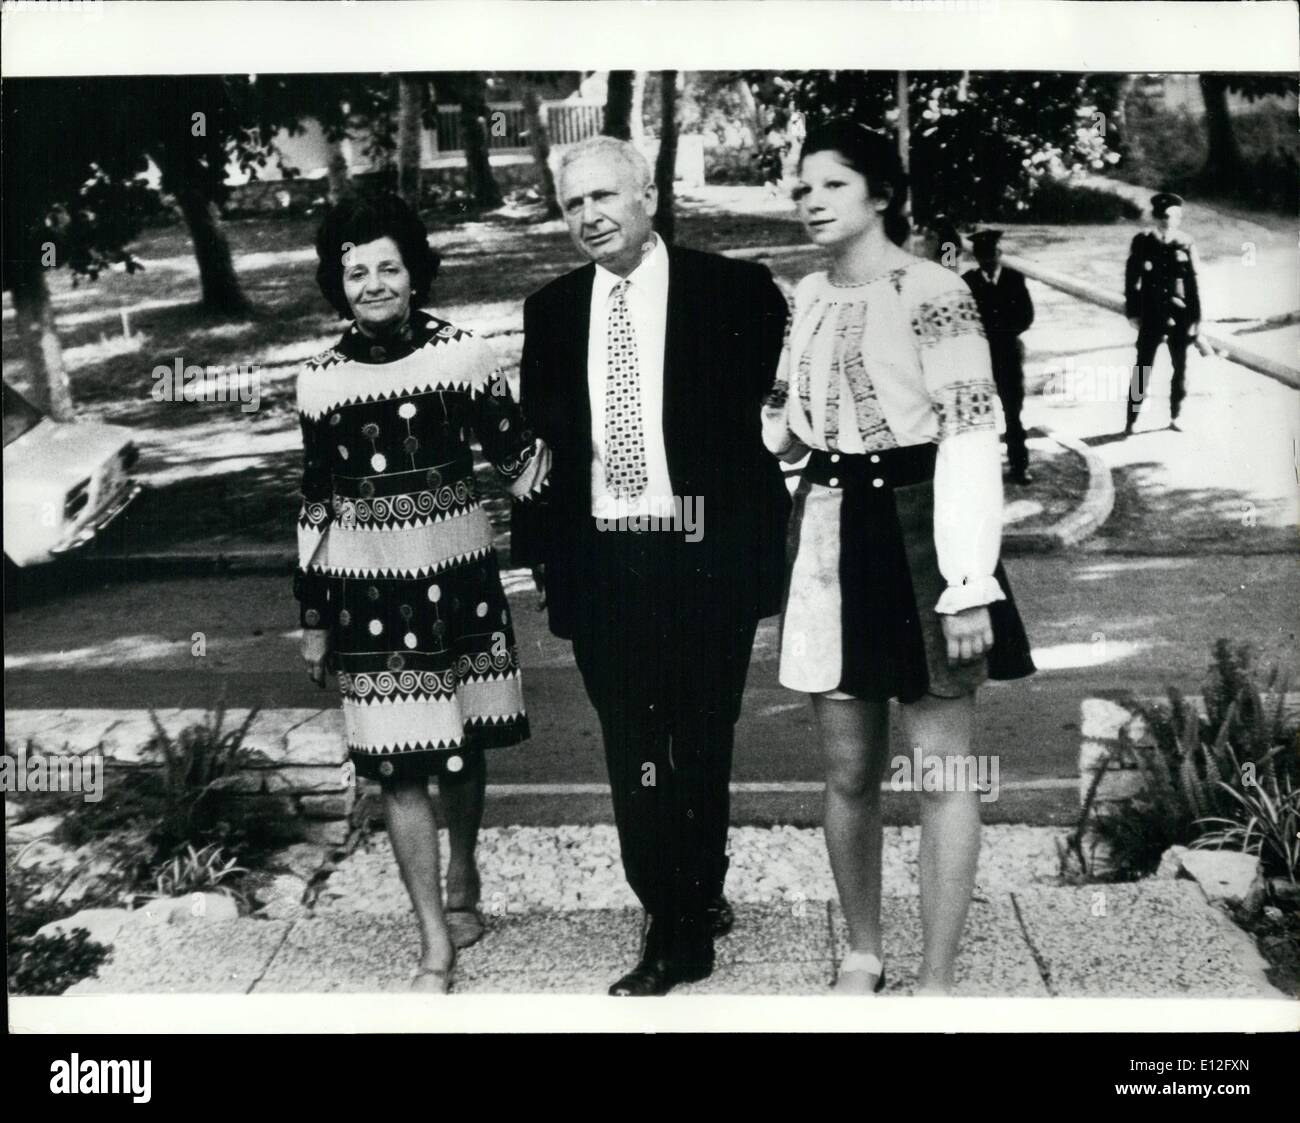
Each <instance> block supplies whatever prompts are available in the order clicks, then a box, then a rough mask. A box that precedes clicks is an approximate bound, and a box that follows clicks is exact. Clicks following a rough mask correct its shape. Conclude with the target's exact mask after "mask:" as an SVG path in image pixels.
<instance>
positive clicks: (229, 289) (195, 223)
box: [175, 185, 251, 316]
mask: <svg viewBox="0 0 1300 1123" xmlns="http://www.w3.org/2000/svg"><path fill="white" fill-rule="evenodd" d="M175 195H176V202H177V203H178V204H179V205H180V208H181V213H182V214H183V215H184V216H185V221H186V223H188V224H189V228H190V240H191V241H192V242H193V243H194V257H195V260H197V261H198V264H199V283H200V285H201V286H202V289H203V307H204V308H205V309H207V310H208V311H209V312H215V313H216V314H217V315H220V316H243V315H246V314H247V313H248V312H249V310H250V308H251V306H250V305H249V303H248V298H247V297H246V296H244V290H243V289H242V288H240V285H239V277H238V276H237V275H236V274H235V262H234V258H233V257H232V256H231V253H230V241H229V240H228V239H227V238H226V231H225V229H224V228H223V227H222V225H221V216H220V214H219V213H218V212H217V205H216V203H214V202H213V201H212V200H211V199H209V198H208V197H207V196H206V195H205V194H204V193H203V192H202V191H201V190H199V189H198V188H197V187H192V186H189V185H186V186H185V187H183V188H182V189H181V190H179V191H177V192H175Z"/></svg>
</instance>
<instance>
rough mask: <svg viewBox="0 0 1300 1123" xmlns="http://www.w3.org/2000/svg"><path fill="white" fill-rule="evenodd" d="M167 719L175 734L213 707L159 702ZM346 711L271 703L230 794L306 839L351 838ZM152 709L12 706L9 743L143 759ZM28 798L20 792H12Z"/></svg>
mask: <svg viewBox="0 0 1300 1123" xmlns="http://www.w3.org/2000/svg"><path fill="white" fill-rule="evenodd" d="M155 713H156V714H157V715H158V720H159V722H160V724H161V725H162V727H163V728H164V729H165V730H166V731H167V732H168V733H169V734H170V735H172V736H173V737H175V736H177V735H178V734H179V733H180V732H181V730H183V729H185V728H186V727H188V726H191V725H196V724H202V723H204V722H205V721H207V720H208V718H209V714H210V711H207V710H197V709H159V710H156V711H155ZM248 713H249V711H248V709H247V708H243V709H234V708H232V709H229V710H227V711H226V714H225V719H224V722H223V724H222V730H223V731H230V730H232V729H237V728H238V727H239V726H240V725H241V724H242V723H243V722H244V721H245V720H246V719H247V717H248ZM342 725H343V711H342V710H341V709H339V708H337V707H331V708H304V709H281V710H266V711H263V712H260V713H259V714H258V715H257V717H256V718H255V719H254V720H253V723H252V725H250V726H249V729H248V732H247V734H246V735H245V737H244V742H243V744H244V747H245V748H246V749H251V750H254V751H256V752H259V753H260V754H262V757H263V761H262V763H261V764H259V765H258V766H257V767H253V768H246V769H243V770H241V771H240V772H238V773H237V774H236V776H235V780H234V783H233V784H232V785H231V787H230V788H229V789H227V790H228V792H229V798H230V799H231V800H232V801H233V802H234V804H235V805H237V807H238V809H239V810H240V811H242V812H244V813H250V812H257V811H264V810H265V811H269V812H271V813H272V814H274V815H275V816H276V817H278V818H280V819H282V820H284V821H285V822H286V823H287V824H290V825H291V826H292V828H293V833H295V834H297V835H298V836H299V837H300V838H301V839H302V840H303V841H306V842H312V843H316V844H320V845H338V844H341V843H343V842H344V841H346V839H347V837H348V833H349V829H350V828H349V818H350V816H351V814H352V811H353V808H354V807H355V806H356V802H357V798H358V795H359V788H358V785H357V783H356V781H355V778H352V777H350V776H349V775H348V770H347V769H345V767H344V765H345V764H346V763H347V761H348V753H347V748H346V745H345V738H344V736H343V729H342ZM154 732H155V730H154V726H153V722H152V721H151V720H150V718H149V716H148V714H146V713H140V712H138V711H125V712H124V711H122V710H109V709H76V708H69V709H63V710H38V709H32V710H10V711H7V712H6V713H5V748H6V750H7V751H13V752H16V751H17V750H18V749H24V750H26V749H28V747H29V746H30V751H31V752H39V753H41V754H42V755H44V756H51V757H54V756H68V755H73V756H82V755H84V754H86V753H91V752H101V753H103V755H104V758H105V759H104V767H105V769H106V770H109V769H125V768H135V767H140V765H141V760H140V750H141V749H142V748H143V747H144V745H145V744H146V743H147V742H148V740H149V738H150V737H152V736H153V735H154ZM6 794H8V795H13V796H14V797H15V798H16V799H17V800H18V802H20V803H21V802H22V794H23V793H21V792H9V793H6Z"/></svg>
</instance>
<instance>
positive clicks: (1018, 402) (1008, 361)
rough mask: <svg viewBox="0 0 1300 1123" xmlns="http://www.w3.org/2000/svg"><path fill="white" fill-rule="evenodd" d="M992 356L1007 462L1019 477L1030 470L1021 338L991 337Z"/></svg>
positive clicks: (990, 352)
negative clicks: (1004, 422)
mask: <svg viewBox="0 0 1300 1123" xmlns="http://www.w3.org/2000/svg"><path fill="white" fill-rule="evenodd" d="M989 354H990V356H991V358H992V360H993V381H994V383H995V384H996V386H997V388H998V397H999V398H1001V399H1002V412H1003V414H1004V415H1005V416H1006V419H1007V463H1008V465H1009V466H1010V468H1011V473H1012V475H1019V474H1020V473H1022V472H1023V471H1025V469H1026V468H1028V467H1029V450H1028V449H1027V448H1026V447H1025V427H1024V425H1023V424H1022V423H1021V421H1020V411H1021V410H1022V409H1023V408H1024V405H1025V368H1024V364H1023V363H1022V361H1021V357H1020V339H1019V337H1017V336H1014V335H1011V336H1006V337H1002V336H990V337H989Z"/></svg>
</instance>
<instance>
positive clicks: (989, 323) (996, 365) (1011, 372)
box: [962, 230, 1034, 484]
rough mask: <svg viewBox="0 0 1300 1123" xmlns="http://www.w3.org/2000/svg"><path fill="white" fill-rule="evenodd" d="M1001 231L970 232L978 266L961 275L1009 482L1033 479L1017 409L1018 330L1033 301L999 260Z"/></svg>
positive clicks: (1020, 391)
mask: <svg viewBox="0 0 1300 1123" xmlns="http://www.w3.org/2000/svg"><path fill="white" fill-rule="evenodd" d="M1001 240H1002V231H1001V230H980V231H979V232H978V233H975V234H972V235H971V247H972V249H973V250H974V252H975V260H976V261H977V262H979V268H978V269H970V270H967V271H966V272H965V273H963V274H962V279H963V280H964V281H965V282H966V284H967V285H969V286H970V290H971V292H972V293H974V294H975V303H976V304H977V305H978V306H979V310H980V319H981V320H983V321H984V334H985V335H987V336H988V340H989V352H990V354H991V355H992V358H993V381H994V382H995V383H996V384H997V388H998V397H999V398H1001V399H1002V412H1003V413H1004V414H1005V415H1006V419H1007V462H1008V465H1009V466H1010V469H1011V479H1012V481H1013V482H1014V483H1018V484H1028V483H1031V482H1032V481H1033V478H1034V477H1033V476H1032V475H1030V472H1029V451H1028V449H1026V448H1025V427H1024V425H1023V424H1021V421H1020V411H1021V409H1022V408H1023V407H1024V404H1025V368H1024V345H1023V344H1022V343H1021V342H1020V335H1021V333H1022V332H1025V331H1028V330H1029V326H1030V325H1031V324H1032V323H1033V322H1034V302H1033V301H1032V300H1031V299H1030V297H1029V289H1028V287H1027V286H1026V285H1025V277H1024V274H1023V273H1021V272H1019V271H1018V270H1015V269H1012V268H1011V267H1010V266H1009V265H1003V264H1002V246H1001Z"/></svg>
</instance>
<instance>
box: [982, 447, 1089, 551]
mask: <svg viewBox="0 0 1300 1123" xmlns="http://www.w3.org/2000/svg"><path fill="white" fill-rule="evenodd" d="M1038 428H1039V429H1040V430H1042V432H1043V434H1044V435H1045V436H1047V437H1049V438H1050V439H1051V440H1054V441H1055V442H1056V443H1057V444H1058V445H1060V446H1061V447H1062V448H1065V449H1068V450H1069V451H1070V452H1073V453H1075V454H1076V455H1078V456H1081V457H1083V461H1084V463H1085V464H1086V465H1087V466H1088V489H1087V491H1085V492H1084V495H1083V499H1082V500H1080V502H1079V505H1078V506H1077V507H1075V508H1074V510H1072V511H1070V512H1069V513H1068V514H1066V515H1063V516H1062V517H1061V518H1060V519H1058V520H1057V521H1056V523H1054V524H1053V525H1052V526H1048V527H1044V528H1042V529H1040V530H1022V531H1015V530H1009V531H1005V532H1004V533H1003V535H1002V553H1003V554H1004V555H1013V556H1014V555H1017V554H1046V553H1055V552H1057V551H1060V550H1064V549H1067V548H1068V547H1070V546H1077V545H1078V544H1079V543H1080V542H1082V541H1083V540H1084V539H1086V538H1088V537H1090V536H1091V535H1093V534H1095V533H1096V531H1097V530H1098V529H1099V528H1100V527H1101V525H1102V524H1103V523H1104V522H1105V521H1106V520H1107V519H1108V518H1110V513H1111V511H1112V510H1113V509H1114V507H1115V482H1114V480H1113V479H1112V478H1111V474H1110V469H1109V468H1108V467H1107V466H1106V462H1105V461H1104V460H1102V458H1101V457H1100V456H1098V455H1097V453H1096V452H1094V451H1093V450H1092V449H1091V448H1090V447H1089V446H1088V445H1087V444H1085V443H1084V442H1083V441H1081V440H1078V439H1077V438H1075V437H1067V436H1062V435H1061V434H1060V433H1057V432H1054V431H1053V430H1051V429H1044V428H1043V426H1041V425H1040V426H1038Z"/></svg>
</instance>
